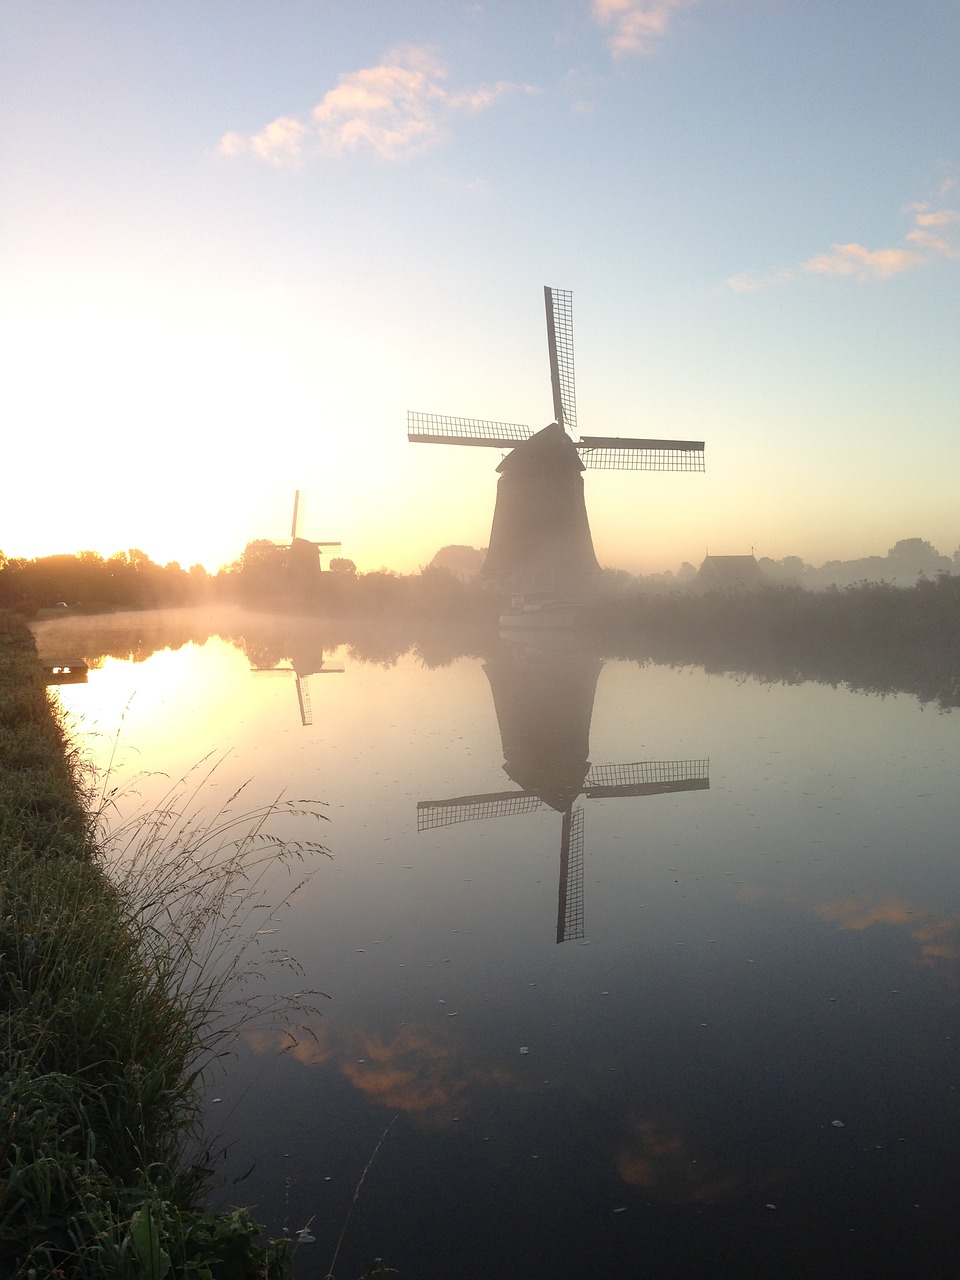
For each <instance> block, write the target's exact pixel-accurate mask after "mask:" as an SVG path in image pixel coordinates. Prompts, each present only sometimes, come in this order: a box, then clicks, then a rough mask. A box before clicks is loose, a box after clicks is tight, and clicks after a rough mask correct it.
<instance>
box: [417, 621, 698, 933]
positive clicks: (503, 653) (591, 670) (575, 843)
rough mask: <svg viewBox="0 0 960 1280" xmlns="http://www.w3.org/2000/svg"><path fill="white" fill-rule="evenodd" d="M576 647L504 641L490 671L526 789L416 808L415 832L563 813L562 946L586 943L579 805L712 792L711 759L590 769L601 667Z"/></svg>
mask: <svg viewBox="0 0 960 1280" xmlns="http://www.w3.org/2000/svg"><path fill="white" fill-rule="evenodd" d="M571 640H572V638H571V637H569V636H562V635H559V634H558V635H544V636H543V637H542V638H541V639H540V640H538V644H537V647H536V648H534V647H531V646H529V645H520V644H513V643H510V642H507V641H503V642H502V643H501V647H500V648H499V649H498V650H497V651H496V653H495V654H494V655H493V656H492V657H491V658H489V659H488V661H487V662H486V663H485V664H484V671H485V672H486V675H487V679H488V680H489V681H490V688H491V691H492V693H493V703H494V708H495V710H496V713H497V721H498V723H499V726H500V740H501V743H502V745H503V755H504V763H503V769H504V772H505V773H506V774H507V776H508V777H509V778H510V779H511V780H512V781H513V782H515V783H516V784H517V786H518V787H519V788H520V790H519V791H500V792H492V793H488V794H485V795H472V796H456V797H452V798H451V799H448V800H422V801H420V802H419V803H418V805H417V830H418V831H426V830H429V829H431V828H433V827H442V826H448V825H450V824H452V823H455V822H472V821H477V820H479V819H482V818H502V817H511V816H513V815H514V814H518V813H531V812H533V811H534V810H535V809H539V808H540V806H541V805H547V806H548V807H549V808H551V809H553V810H554V811H555V812H557V813H559V814H560V815H561V828H560V882H559V892H558V900H557V942H558V943H559V942H567V941H570V940H572V939H576V938H582V937H583V854H584V822H583V813H584V811H583V806H582V805H577V804H576V801H577V800H578V799H579V798H580V797H581V796H583V797H585V798H586V799H611V798H626V797H634V798H635V797H639V796H652V795H663V794H666V793H671V792H677V791H704V790H707V789H708V788H709V786H710V777H709V764H710V762H709V760H706V759H702V760H640V761H634V762H632V763H628V764H606V765H594V764H591V763H590V760H589V753H590V722H591V719H592V717H593V703H594V697H595V695H596V689H597V680H598V678H599V676H600V672H601V670H602V668H603V662H602V661H601V659H599V658H597V657H596V656H594V655H592V654H589V653H584V652H577V651H576V649H575V648H573V647H572V643H571ZM548 644H550V645H552V646H556V647H547V645H548ZM561 646H563V647H561Z"/></svg>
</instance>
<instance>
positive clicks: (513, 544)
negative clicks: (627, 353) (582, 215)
mask: <svg viewBox="0 0 960 1280" xmlns="http://www.w3.org/2000/svg"><path fill="white" fill-rule="evenodd" d="M543 296H544V303H545V306H546V315H547V347H548V351H549V355H550V382H551V385H552V388H553V413H554V418H555V421H554V422H553V423H551V424H550V426H548V427H544V428H543V430H542V431H533V430H532V429H531V428H530V427H527V426H523V425H521V424H520V423H514V422H485V421H482V420H478V419H475V418H451V417H445V416H443V415H438V414H429V413H419V412H416V411H413V410H410V411H408V413H407V439H408V440H411V441H415V442H419V443H422V444H460V445H475V446H477V445H479V446H485V447H487V448H492V449H509V450H510V453H509V454H508V455H507V457H506V458H504V460H503V462H501V464H500V466H499V467H497V471H498V472H499V473H500V480H499V482H498V484H497V502H496V508H495V510H494V515H493V526H492V528H491V531H490V540H489V549H488V551H487V558H486V562H485V564H484V566H483V569H482V570H481V577H483V578H484V579H486V580H487V581H488V582H490V583H491V584H493V585H496V586H498V587H502V588H505V589H509V590H513V591H529V590H533V589H548V590H563V591H575V592H583V591H584V590H586V589H588V588H589V585H590V582H591V580H592V579H593V577H594V575H595V574H596V573H597V572H598V571H599V565H598V563H597V557H596V553H595V552H594V549H593V538H592V537H591V534H590V524H589V521H588V519H587V511H586V505H585V503H584V498H583V474H582V473H583V471H584V470H585V469H586V468H592V469H601V470H607V471H703V469H704V461H703V441H702V440H646V439H627V438H618V437H611V436H583V437H581V438H580V439H579V440H576V441H575V440H574V439H573V438H572V436H571V435H568V434H567V433H568V432H571V433H572V432H575V431H576V430H577V407H576V399H575V395H574V369H573V303H572V295H571V294H570V292H569V290H566V289H553V288H551V287H550V286H549V285H545V286H544V290H543Z"/></svg>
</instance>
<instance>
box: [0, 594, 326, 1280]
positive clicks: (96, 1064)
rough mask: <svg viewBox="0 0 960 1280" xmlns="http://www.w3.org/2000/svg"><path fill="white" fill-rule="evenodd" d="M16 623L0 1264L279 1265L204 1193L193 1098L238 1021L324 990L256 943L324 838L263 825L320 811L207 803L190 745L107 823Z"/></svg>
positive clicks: (265, 1015) (9, 701)
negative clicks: (283, 988)
mask: <svg viewBox="0 0 960 1280" xmlns="http://www.w3.org/2000/svg"><path fill="white" fill-rule="evenodd" d="M16 628H17V623H16V620H14V622H13V623H11V622H9V621H8V620H7V619H2V620H0V778H2V779H3V780H4V781H3V786H0V1274H2V1275H4V1276H7V1277H11V1278H14V1277H15V1278H17V1280H28V1278H31V1280H32V1278H33V1277H42V1276H63V1277H67V1276H69V1277H77V1278H78V1280H84V1278H85V1277H91V1278H92V1277H97V1280H103V1278H105V1277H114V1276H116V1277H124V1278H125V1277H140V1278H142V1277H147V1278H149V1280H164V1278H165V1277H168V1276H169V1277H179V1276H196V1277H198V1278H199V1277H231V1280H232V1277H251V1278H252V1277H270V1278H279V1277H286V1276H289V1275H291V1274H292V1259H291V1254H290V1248H289V1242H288V1241H285V1240H281V1241H275V1242H269V1243H268V1244H266V1245H260V1244H258V1243H257V1237H258V1234H259V1227H258V1225H257V1224H256V1222H255V1221H254V1220H253V1219H252V1217H251V1216H250V1214H249V1213H248V1212H247V1211H246V1210H244V1209H237V1210H235V1211H233V1212H231V1213H224V1214H216V1213H211V1212H208V1211H206V1210H205V1209H204V1199H205V1193H206V1190H207V1188H208V1186H209V1179H210V1170H211V1156H210V1146H209V1140H208V1139H207V1137H206V1135H204V1133H203V1132H202V1130H201V1126H200V1117H201V1101H202V1090H203V1087H204V1084H205V1082H207V1081H208V1080H209V1077H210V1073H211V1071H212V1070H214V1069H215V1067H216V1066H217V1064H218V1063H219V1062H220V1060H221V1059H222V1058H223V1056H224V1055H225V1054H227V1053H229V1049H230V1044H231V1041H232V1039H233V1038H234V1037H235V1036H236V1035H237V1034H238V1033H239V1032H240V1030H241V1029H242V1028H243V1027H245V1026H248V1025H252V1024H262V1023H263V1022H264V1021H268V1022H273V1021H275V1020H277V1019H279V1020H281V1021H282V1022H283V1023H284V1024H285V1025H288V1024H291V1023H294V1022H296V1021H297V1020H298V1019H299V1018H300V1016H301V1015H305V1016H315V1014H316V1012H317V1009H318V1005H319V1003H320V1001H321V1000H322V998H323V997H322V993H320V992H316V991H304V990H301V989H300V988H299V987H297V988H296V989H295V990H294V991H293V992H292V993H291V994H286V995H284V994H278V986H277V984H276V983H275V982H274V981H272V980H271V970H272V969H273V967H274V966H280V967H281V968H282V969H283V970H285V971H291V970H292V971H293V972H294V973H295V972H296V969H295V965H294V964H293V961H292V960H291V958H290V957H289V956H287V955H286V954H285V953H283V952H282V951H277V950H272V949H268V948H267V945H266V939H267V938H268V937H270V935H271V930H270V928H269V925H270V922H271V921H272V920H274V919H275V917H276V916H277V913H278V912H279V911H280V910H282V908H283V906H284V905H285V903H286V902H288V901H289V899H290V897H291V896H292V894H293V893H295V892H296V890H297V888H298V887H299V885H300V884H302V883H303V880H304V879H305V878H307V877H308V876H309V875H310V873H311V870H312V864H313V863H314V861H315V858H316V856H317V855H325V854H326V850H324V849H323V847H322V846H321V845H320V844H319V843H318V842H317V841H313V840H309V841H305V842H304V841H300V840H287V839H285V838H284V837H283V836H282V835H277V834H273V833H274V832H276V831H277V830H278V829H279V828H286V827H287V825H288V820H289V819H291V818H293V819H295V820H296V826H297V829H303V827H304V825H306V824H307V823H308V822H319V821H322V818H323V815H322V812H321V810H320V808H319V807H318V806H311V805H302V804H299V803H295V802H290V801H286V800H283V799H282V798H281V799H278V800H277V801H276V802H275V803H273V804H268V805H266V806H262V807H259V808H256V807H255V808H253V809H250V810H244V808H243V803H244V791H243V789H241V790H240V791H239V792H237V793H235V794H234V795H233V796H231V798H230V800H229V801H228V802H227V803H226V804H225V805H223V806H221V807H220V808H218V809H217V810H216V811H215V812H213V813H212V814H211V813H209V812H208V811H207V804H206V802H207V797H208V793H209V782H210V779H211V776H212V773H213V772H214V771H215V769H216V767H217V766H216V764H209V762H208V763H206V764H205V765H204V766H203V767H202V768H201V769H199V770H197V771H195V773H194V775H193V777H192V778H188V779H181V780H180V782H179V783H178V784H176V785H175V786H173V787H172V788H171V789H170V790H169V791H168V793H167V794H166V795H165V796H164V798H163V799H162V801H161V802H160V804H159V805H158V806H156V807H155V808H153V809H152V810H150V811H149V812H140V813H137V814H135V815H134V816H133V817H132V818H130V819H128V820H126V821H125V822H122V823H118V824H116V825H115V826H112V827H111V817H112V815H113V814H115V813H116V808H117V803H118V798H119V797H118V795H117V793H116V792H115V791H111V790H110V784H109V780H108V779H98V778H96V777H95V776H93V775H92V774H90V773H89V772H87V771H85V770H84V769H83V768H82V765H81V762H80V760H79V757H78V756H77V755H76V753H75V752H73V751H72V749H71V748H70V746H69V744H68V736H67V734H66V732H65V730H64V727H63V724H62V722H61V721H60V720H59V719H58V717H57V716H56V715H54V714H52V713H51V710H50V708H49V705H48V703H47V701H46V696H45V690H44V688H43V684H42V681H41V680H40V678H39V672H38V669H37V664H36V657H35V652H34V651H33V647H32V641H31V640H30V638H29V635H28V634H26V635H25V629H23V628H22V627H21V629H20V631H19V633H18V632H17V629H16ZM284 981H285V982H287V983H288V979H286V978H285V979H284ZM288 984H289V983H288Z"/></svg>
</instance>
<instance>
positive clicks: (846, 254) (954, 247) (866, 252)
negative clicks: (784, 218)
mask: <svg viewBox="0 0 960 1280" xmlns="http://www.w3.org/2000/svg"><path fill="white" fill-rule="evenodd" d="M907 212H908V213H912V214H913V225H912V227H911V229H910V230H909V231H908V232H907V233H906V235H905V236H904V243H903V244H902V245H894V246H891V247H889V248H884V249H868V248H867V247H866V246H865V245H862V244H857V243H851V244H834V245H831V246H830V248H829V249H828V250H826V251H824V252H823V253H817V254H814V256H813V257H812V258H807V260H806V261H805V262H801V263H798V264H797V265H796V266H793V267H781V268H780V269H778V270H776V271H771V272H759V271H744V272H742V273H741V274H740V275H736V276H731V277H730V278H729V279H728V280H727V281H726V282H725V283H726V286H727V288H728V289H732V290H733V291H734V292H735V293H751V292H754V291H755V290H757V289H762V288H764V287H766V286H768V285H773V284H782V283H783V282H784V281H787V280H795V279H797V277H799V276H803V275H813V276H835V277H837V276H840V277H846V278H847V279H852V280H856V281H859V282H861V283H865V282H867V281H870V280H889V279H890V278H891V277H893V276H899V275H903V273H904V272H906V271H913V270H916V269H917V268H918V267H923V266H927V265H929V264H930V263H932V262H935V261H936V260H938V259H942V258H960V210H958V209H953V208H940V209H933V208H931V207H930V205H929V204H928V203H927V202H926V201H923V202H920V203H917V204H911V205H908V206H907Z"/></svg>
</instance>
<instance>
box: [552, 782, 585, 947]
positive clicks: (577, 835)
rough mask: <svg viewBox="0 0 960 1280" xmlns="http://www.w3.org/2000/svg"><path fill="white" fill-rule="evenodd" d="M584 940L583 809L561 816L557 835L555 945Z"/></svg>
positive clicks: (580, 807) (579, 807) (578, 808)
mask: <svg viewBox="0 0 960 1280" xmlns="http://www.w3.org/2000/svg"><path fill="white" fill-rule="evenodd" d="M582 937H583V807H582V806H578V807H577V808H576V809H574V810H573V812H572V813H571V812H570V811H569V810H568V811H567V812H566V813H565V814H564V815H563V830H562V832H561V835H560V887H559V891H558V893H557V942H572V941H573V940H574V939H575V938H582Z"/></svg>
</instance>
